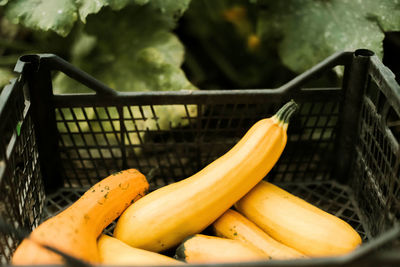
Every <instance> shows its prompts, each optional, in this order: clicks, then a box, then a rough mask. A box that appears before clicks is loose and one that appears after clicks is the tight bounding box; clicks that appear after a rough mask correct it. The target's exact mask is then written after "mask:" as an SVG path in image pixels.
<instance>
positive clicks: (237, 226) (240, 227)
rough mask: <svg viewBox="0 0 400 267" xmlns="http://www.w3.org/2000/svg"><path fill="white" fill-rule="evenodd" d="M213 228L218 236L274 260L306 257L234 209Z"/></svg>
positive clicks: (219, 219) (226, 213) (224, 215)
mask: <svg viewBox="0 0 400 267" xmlns="http://www.w3.org/2000/svg"><path fill="white" fill-rule="evenodd" d="M212 228H213V229H214V232H215V234H216V235H217V236H220V237H224V238H229V239H234V240H239V241H242V242H244V243H246V244H250V245H252V246H254V247H257V248H258V249H260V250H262V251H263V252H264V253H265V254H267V255H269V256H270V257H271V259H273V260H282V259H298V258H304V257H306V256H305V255H304V254H302V253H300V252H298V251H297V250H295V249H293V248H291V247H288V246H286V245H284V244H282V243H280V242H278V241H276V240H275V239H273V238H272V237H270V236H269V235H268V234H267V233H265V232H264V231H263V230H261V229H260V228H259V227H258V226H257V225H255V224H254V223H253V222H251V221H249V220H248V219H247V218H245V217H244V216H243V215H241V214H240V213H238V212H237V211H234V210H232V209H229V210H227V211H226V212H225V213H224V214H223V215H222V216H221V217H219V218H218V220H216V221H215V222H214V223H213V225H212Z"/></svg>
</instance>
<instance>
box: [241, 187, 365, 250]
mask: <svg viewBox="0 0 400 267" xmlns="http://www.w3.org/2000/svg"><path fill="white" fill-rule="evenodd" d="M235 207H236V209H237V210H238V211H239V212H240V213H242V214H243V215H245V216H246V217H247V218H248V219H250V220H251V221H252V222H254V223H255V224H256V225H258V226H259V227H260V228H261V229H263V230H264V231H265V232H266V233H268V234H269V235H270V236H271V237H273V238H274V239H276V240H278V241H279V242H282V243H283V244H285V245H287V246H290V247H292V248H294V249H296V250H298V251H300V252H302V253H304V254H306V255H308V256H313V257H324V256H337V255H342V254H346V253H349V252H351V251H352V250H354V249H355V248H357V246H359V245H360V244H361V237H360V235H359V234H358V233H357V232H356V231H355V230H354V229H353V228H352V227H351V226H350V225H349V224H348V223H346V222H345V221H343V220H341V219H340V218H338V217H336V216H334V215H332V214H329V213H327V212H325V211H323V210H321V209H319V208H317V207H315V206H313V205H311V204H310V203H308V202H306V201H304V200H302V199H301V198H298V197H296V196H294V195H292V194H290V193H288V192H287V191H285V190H283V189H281V188H279V187H278V186H275V185H273V184H271V183H268V182H266V181H261V182H260V183H259V184H258V185H257V186H255V187H254V188H253V189H252V190H251V191H250V192H249V193H248V194H246V196H245V197H243V198H242V199H241V200H240V201H238V202H237V203H236V205H235Z"/></svg>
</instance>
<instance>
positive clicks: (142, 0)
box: [0, 0, 400, 90]
mask: <svg viewBox="0 0 400 267" xmlns="http://www.w3.org/2000/svg"><path fill="white" fill-rule="evenodd" d="M189 4H190V6H189ZM0 6H2V8H1V10H0V16H1V20H0V23H1V29H0V68H3V69H4V70H5V69H6V68H8V69H10V66H12V64H14V63H15V61H16V59H17V58H18V56H19V55H21V54H25V53H37V52H50V53H56V54H58V55H60V56H62V57H64V58H65V59H67V60H70V61H71V62H72V63H73V64H75V65H77V66H78V67H81V68H83V69H84V70H86V71H88V72H89V73H91V74H93V75H94V76H95V77H97V78H100V79H102V81H104V82H106V83H107V84H108V85H110V86H112V87H115V88H118V90H176V89H179V88H181V89H190V88H194V87H193V84H194V85H195V86H196V87H200V88H203V89H207V88H265V87H270V88H271V87H276V86H279V85H281V84H282V83H283V82H285V81H287V80H289V79H290V78H293V77H294V76H296V75H297V74H298V73H301V72H303V71H305V70H307V69H308V68H310V67H312V66H313V65H315V64H317V63H318V62H320V61H321V60H323V59H324V58H326V57H328V56H330V55H331V54H333V53H335V52H337V51H343V50H354V49H357V48H368V49H371V50H373V51H374V52H375V53H376V54H377V55H378V56H379V57H381V58H382V57H383V58H384V59H385V57H384V53H386V52H387V51H384V47H391V46H390V45H389V46H384V45H383V40H384V38H385V36H388V35H391V36H393V35H392V33H393V32H396V31H400V19H399V17H400V1H397V0H381V1H375V0H363V1H352V0H287V1H270V0H219V1H207V0H195V1H190V0H97V1H92V0H57V1H53V0H1V1H0ZM178 20H179V22H178ZM177 22H178V23H177ZM177 26H178V28H176V27H177ZM174 33H176V35H175V34H174ZM177 36H178V37H179V39H178V37H177ZM397 39H398V38H397V37H396V38H393V37H391V38H390V39H389V41H390V40H397ZM393 51H396V49H392V50H391V51H390V52H393ZM184 52H185V56H184ZM183 58H184V62H183V70H184V71H185V73H186V75H187V76H188V77H189V80H190V81H191V83H190V82H189V81H188V80H187V79H186V75H185V73H184V72H183V71H182V68H181V65H182V61H183ZM386 58H387V59H388V58H390V57H386ZM394 65H396V64H394ZM105 66H107V67H105ZM394 68H395V69H396V66H394ZM118 70H119V71H118ZM119 74H120V75H119ZM125 77H126V78H125ZM132 77H135V79H131V78H132ZM64 81H65V80H63V79H60V80H59V83H58V87H59V88H60V90H65V88H66V87H68V86H69V84H67V82H66V83H65V84H63V83H64ZM62 87H64V88H62ZM75 90H82V88H78V87H77V88H75Z"/></svg>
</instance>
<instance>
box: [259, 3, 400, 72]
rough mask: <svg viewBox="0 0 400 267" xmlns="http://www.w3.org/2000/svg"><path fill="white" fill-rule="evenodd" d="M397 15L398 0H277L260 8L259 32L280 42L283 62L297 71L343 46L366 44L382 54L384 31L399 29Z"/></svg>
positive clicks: (399, 6)
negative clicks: (262, 9)
mask: <svg viewBox="0 0 400 267" xmlns="http://www.w3.org/2000/svg"><path fill="white" fill-rule="evenodd" d="M264 3H265V2H262V1H258V4H259V5H261V6H262V5H263V4H264ZM399 17H400V2H399V1H391V0H383V1H375V0H366V1H348V0H329V1H328V0H327V1H308V0H290V1H284V2H283V1H276V2H268V6H264V11H261V12H260V16H259V24H258V25H259V27H258V32H259V33H260V34H261V35H262V36H263V39H264V40H267V41H274V42H278V52H279V55H280V57H281V59H282V61H283V63H284V64H285V65H286V66H288V67H289V68H290V69H292V70H293V71H295V72H298V73H299V72H303V71H305V70H307V69H308V68H310V67H312V66H314V65H315V64H317V63H318V62H320V61H321V60H323V59H324V58H326V57H328V56H330V55H331V54H333V53H335V52H338V51H343V50H351V51H352V50H355V49H358V48H367V49H371V50H373V51H374V52H375V53H376V54H377V55H378V56H379V57H382V55H383V47H382V41H383V39H384V31H393V30H399V29H400V20H399V19H398V18H399Z"/></svg>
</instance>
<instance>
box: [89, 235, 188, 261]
mask: <svg viewBox="0 0 400 267" xmlns="http://www.w3.org/2000/svg"><path fill="white" fill-rule="evenodd" d="M97 245H98V248H99V254H100V262H101V263H102V264H106V265H130V266H132V265H140V266H143V265H163V266H164V265H179V264H184V263H183V262H181V261H177V260H175V259H173V258H170V257H167V256H164V255H161V254H158V253H155V252H151V251H147V250H143V249H139V248H133V247H131V246H129V245H127V244H125V243H124V242H122V241H120V240H118V239H116V238H114V237H111V236H108V235H102V236H101V237H100V238H99V240H98V242H97Z"/></svg>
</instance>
